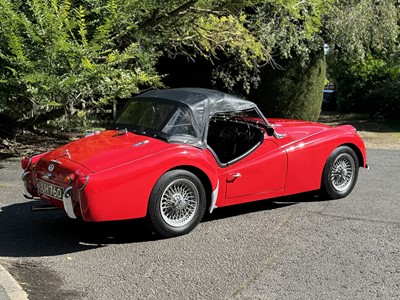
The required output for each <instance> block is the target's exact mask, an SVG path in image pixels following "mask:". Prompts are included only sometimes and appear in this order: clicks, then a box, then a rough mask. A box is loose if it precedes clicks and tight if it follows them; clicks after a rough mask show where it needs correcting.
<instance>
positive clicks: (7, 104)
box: [0, 0, 269, 116]
mask: <svg viewBox="0 0 400 300" xmlns="http://www.w3.org/2000/svg"><path fill="white" fill-rule="evenodd" d="M246 3H250V2H249V1H246V0H243V1H233V2H231V1H213V0H202V1H200V0H199V1H193V0H192V1H182V0H175V1H169V2H168V4H167V5H166V4H165V2H164V1H160V0H154V1H138V0H120V1H118V0H101V1H95V0H87V1H70V0H63V1H57V0H27V1H11V0H0V33H1V39H0V65H1V69H0V89H1V90H2V92H1V94H0V103H1V104H2V106H3V107H4V109H3V110H5V111H6V112H7V111H9V112H10V113H12V112H16V111H18V112H22V113H27V112H28V111H30V110H31V109H32V108H33V109H34V110H35V111H37V114H38V113H41V112H44V111H49V110H54V109H56V108H63V109H64V111H65V115H66V116H70V115H72V114H74V112H77V115H78V116H84V115H85V112H86V110H85V108H88V107H94V106H96V105H104V104H106V103H108V102H110V101H112V100H113V99H116V98H118V97H120V98H127V97H129V96H131V95H132V94H135V93H138V92H140V91H141V90H143V89H147V88H150V87H153V88H154V87H159V86H162V83H161V80H160V79H161V77H162V74H159V73H158V72H157V71H156V70H155V65H156V63H157V60H158V58H159V57H160V56H161V55H162V54H163V53H167V54H168V55H177V54H180V55H186V56H187V57H189V58H191V59H195V58H196V57H197V56H202V57H205V58H206V59H208V60H212V59H215V58H216V57H217V52H218V51H224V52H227V53H230V52H232V53H235V54H236V55H238V56H239V57H240V58H241V59H242V60H243V61H244V62H248V61H249V60H250V59H254V58H257V59H259V60H267V59H268V58H269V57H268V52H267V51H266V49H265V47H264V46H263V45H262V43H260V42H259V41H257V40H256V38H255V37H254V36H253V35H252V34H251V33H250V32H249V30H248V29H247V28H246V26H245V23H246V15H245V14H244V13H243V5H245V4H246Z"/></svg>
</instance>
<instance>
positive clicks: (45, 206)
mask: <svg viewBox="0 0 400 300" xmlns="http://www.w3.org/2000/svg"><path fill="white" fill-rule="evenodd" d="M46 210H61V208H59V207H57V206H53V205H50V204H42V205H34V206H32V211H46Z"/></svg>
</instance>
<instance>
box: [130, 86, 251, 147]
mask: <svg viewBox="0 0 400 300" xmlns="http://www.w3.org/2000/svg"><path fill="white" fill-rule="evenodd" d="M135 98H142V99H146V98H147V99H153V100H154V99H160V100H167V101H173V102H177V104H178V105H179V104H180V105H185V106H187V107H189V108H190V110H191V112H192V114H193V120H192V121H193V125H194V126H195V127H196V128H197V129H198V132H199V133H200V136H199V139H198V140H197V141H195V142H193V141H186V142H187V143H190V144H193V145H195V146H200V147H206V135H207V129H208V123H209V120H210V117H211V116H212V115H214V114H215V113H223V112H236V111H243V110H247V109H251V108H255V107H256V104H254V103H253V102H251V101H248V100H244V99H240V98H238V97H235V96H232V95H229V94H226V93H223V92H220V91H216V90H210V89H203V88H176V89H164V90H151V91H148V92H145V93H143V94H141V95H138V96H136V97H135ZM175 138H177V139H178V140H180V139H181V138H180V137H175Z"/></svg>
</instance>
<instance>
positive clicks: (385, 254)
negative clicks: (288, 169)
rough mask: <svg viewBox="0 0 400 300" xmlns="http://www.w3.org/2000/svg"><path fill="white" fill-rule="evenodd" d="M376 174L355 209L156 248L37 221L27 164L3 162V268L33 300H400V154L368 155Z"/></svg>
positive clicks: (280, 208)
mask: <svg viewBox="0 0 400 300" xmlns="http://www.w3.org/2000/svg"><path fill="white" fill-rule="evenodd" d="M368 163H369V165H370V166H371V168H372V169H371V170H370V171H367V170H364V169H360V173H359V179H358V183H357V185H356V187H355V189H354V191H353V192H352V194H351V195H350V196H348V197H347V198H345V199H342V200H335V201H321V199H319V198H315V197H313V196H312V195H303V196H301V197H296V198H288V199H278V201H261V202H257V203H253V204H246V205H240V206H235V207H231V208H223V209H222V208H221V209H217V210H216V211H215V212H214V213H213V214H212V215H211V216H210V217H208V218H207V219H206V220H205V221H203V222H202V223H201V224H200V225H199V226H198V228H197V229H196V230H195V231H193V232H192V233H190V234H188V235H186V236H182V237H178V238H173V239H166V240H157V239H155V238H154V236H153V235H152V234H151V233H150V232H148V231H147V230H145V228H144V224H143V222H142V221H140V220H139V221H124V222H110V223H102V224H88V223H83V222H80V221H76V220H71V219H68V217H66V215H65V214H64V213H63V212H62V211H51V212H38V213H32V212H31V211H30V208H31V206H32V205H33V204H34V202H32V201H25V200H24V199H23V197H22V196H21V188H20V183H19V177H20V175H21V171H20V169H19V164H18V163H17V162H9V161H6V162H1V164H2V165H3V168H2V169H0V237H1V238H0V263H1V264H2V265H3V266H4V267H5V268H6V269H8V271H9V272H10V273H11V274H12V275H13V276H14V277H15V278H16V279H17V281H18V282H19V283H20V285H21V286H22V287H23V288H24V290H25V291H26V292H27V293H28V295H29V299H31V300H35V299H60V300H61V299H96V300H97V299H107V300H109V299H363V300H364V299H399V298H400V286H399V285H400V184H399V183H400V171H399V170H400V151H392V150H371V149H368ZM0 288H1V286H0ZM0 295H1V293H0Z"/></svg>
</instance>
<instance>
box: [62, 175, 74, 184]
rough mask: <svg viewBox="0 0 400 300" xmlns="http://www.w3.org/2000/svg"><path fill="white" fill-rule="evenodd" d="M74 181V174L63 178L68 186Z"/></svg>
mask: <svg viewBox="0 0 400 300" xmlns="http://www.w3.org/2000/svg"><path fill="white" fill-rule="evenodd" d="M74 179H75V174H69V175H67V176H65V177H64V181H65V183H68V184H70V183H71V182H72V181H74Z"/></svg>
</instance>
